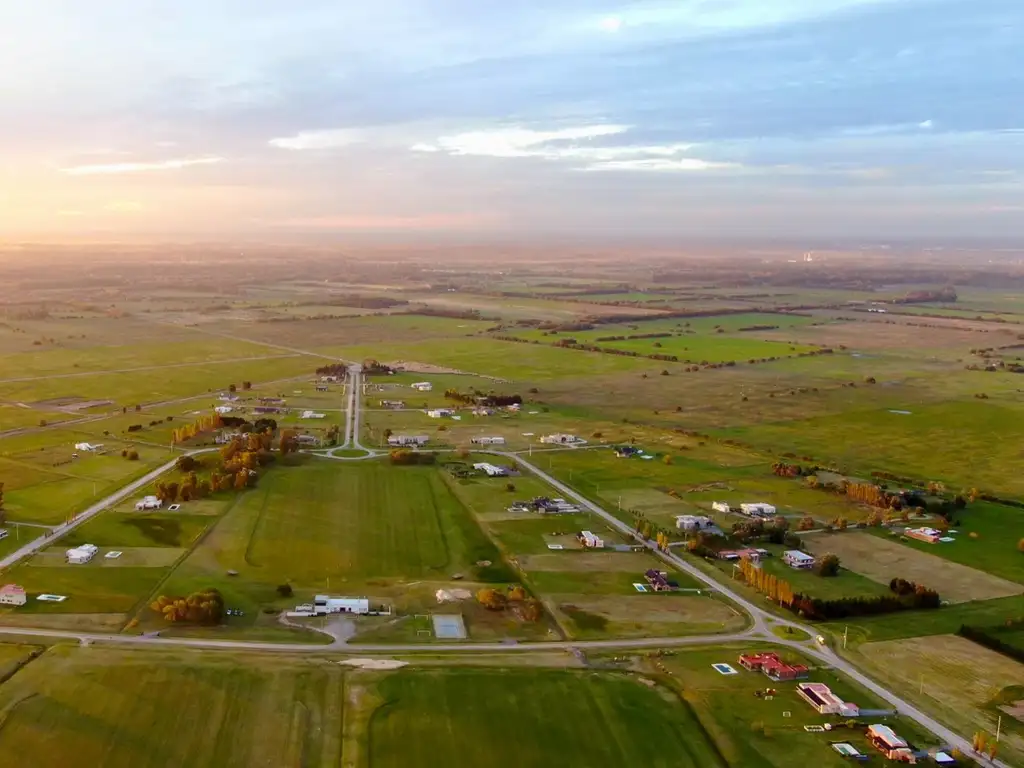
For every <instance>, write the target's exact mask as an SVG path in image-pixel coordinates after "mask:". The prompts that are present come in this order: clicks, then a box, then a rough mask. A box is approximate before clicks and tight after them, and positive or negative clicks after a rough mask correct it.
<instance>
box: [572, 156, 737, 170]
mask: <svg viewBox="0 0 1024 768" xmlns="http://www.w3.org/2000/svg"><path fill="white" fill-rule="evenodd" d="M740 167H741V166H740V165H739V164H737V163H716V162H712V161H709V160H699V159H697V158H695V157H680V158H675V159H669V158H658V157H651V158H643V159H637V160H610V161H608V162H603V163H593V164H591V165H588V166H586V167H585V168H584V169H583V170H585V171H657V172H661V173H665V172H673V171H674V172H694V171H716V170H725V169H729V168H740Z"/></svg>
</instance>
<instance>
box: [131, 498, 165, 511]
mask: <svg viewBox="0 0 1024 768" xmlns="http://www.w3.org/2000/svg"><path fill="white" fill-rule="evenodd" d="M163 505H164V503H163V501H162V500H160V499H158V498H157V497H156V496H143V497H142V501H137V502H135V511H136V512H141V511H142V510H144V509H160V508H161V507H162V506H163Z"/></svg>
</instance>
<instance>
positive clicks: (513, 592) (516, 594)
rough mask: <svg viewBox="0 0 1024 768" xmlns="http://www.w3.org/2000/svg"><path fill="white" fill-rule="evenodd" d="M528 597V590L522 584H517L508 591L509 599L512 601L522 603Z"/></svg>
mask: <svg viewBox="0 0 1024 768" xmlns="http://www.w3.org/2000/svg"><path fill="white" fill-rule="evenodd" d="M525 599H526V590H525V589H523V588H522V587H521V586H520V585H518V584H516V585H515V586H514V587H512V589H510V590H509V591H508V600H509V602H510V603H521V602H523V600H525Z"/></svg>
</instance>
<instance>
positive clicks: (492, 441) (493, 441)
mask: <svg viewBox="0 0 1024 768" xmlns="http://www.w3.org/2000/svg"><path fill="white" fill-rule="evenodd" d="M470 442H471V443H473V445H504V444H505V438H504V437H474V438H473V439H472V440H470Z"/></svg>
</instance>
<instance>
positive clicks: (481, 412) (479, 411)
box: [473, 406, 494, 416]
mask: <svg viewBox="0 0 1024 768" xmlns="http://www.w3.org/2000/svg"><path fill="white" fill-rule="evenodd" d="M493 414H494V411H493V410H491V409H490V408H483V407H481V406H477V407H476V408H474V409H473V415H474V416H491V415H493Z"/></svg>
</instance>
